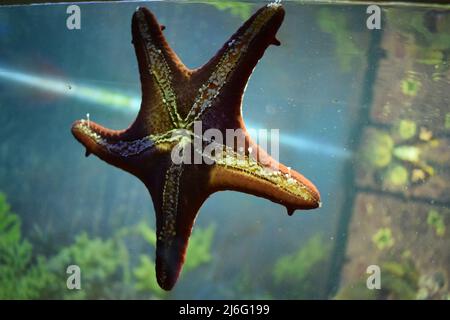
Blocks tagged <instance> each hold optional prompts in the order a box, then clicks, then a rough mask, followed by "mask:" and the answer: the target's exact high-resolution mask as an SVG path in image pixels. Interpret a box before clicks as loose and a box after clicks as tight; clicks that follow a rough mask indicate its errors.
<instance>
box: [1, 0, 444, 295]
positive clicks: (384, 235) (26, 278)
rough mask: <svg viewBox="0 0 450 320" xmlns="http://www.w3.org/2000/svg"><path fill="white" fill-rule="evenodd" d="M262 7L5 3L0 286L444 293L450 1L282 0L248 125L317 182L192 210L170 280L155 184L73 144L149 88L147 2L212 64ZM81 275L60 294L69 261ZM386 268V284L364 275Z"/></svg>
mask: <svg viewBox="0 0 450 320" xmlns="http://www.w3.org/2000/svg"><path fill="white" fill-rule="evenodd" d="M263 4H264V2H234V1H220V2H199V1H196V2H153V1H149V2H145V3H142V4H139V3H136V2H133V3H126V2H123V3H103V4H102V3H83V4H79V7H80V8H81V29H80V30H69V29H68V28H67V27H66V19H67V17H68V15H67V14H66V8H67V5H64V4H58V5H35V6H0V111H1V113H0V114H1V116H0V137H1V138H2V141H1V142H0V192H1V194H0V298H2V299H6V298H9V299H11V298H12V299H112V298H119V299H131V298H138V299H257V298H262V299H331V298H337V299H339V298H342V299H361V298H362V299H366V298H367V299H449V297H450V294H449V279H450V237H449V233H450V231H449V224H450V106H449V104H450V91H449V85H450V70H449V60H450V6H431V5H430V6H413V5H404V4H403V5H402V4H398V5H383V6H381V8H382V12H381V16H382V26H381V30H369V29H368V28H367V27H366V20H367V18H368V14H367V13H366V9H367V4H361V3H360V4H316V3H313V2H307V1H306V2H305V1H301V2H296V1H287V2H283V5H284V7H285V9H286V17H285V20H284V23H283V25H282V26H281V28H280V30H279V32H278V36H277V38H278V39H279V40H280V41H281V46H280V47H273V46H272V47H270V48H269V49H268V50H267V51H266V53H265V55H264V57H263V58H262V59H261V61H260V62H259V63H258V66H257V67H256V69H255V71H254V73H253V75H252V77H251V79H250V81H249V84H248V87H247V90H246V92H245V96H244V102H243V116H244V120H245V123H246V126H247V127H248V128H267V129H272V128H275V129H280V138H281V139H280V140H281V141H280V142H281V144H280V161H281V162H283V163H285V164H286V165H288V166H291V167H292V168H294V169H296V170H298V171H300V172H301V173H302V174H304V175H305V176H306V177H308V178H310V179H311V180H312V181H313V182H314V183H315V185H316V186H317V187H318V188H319V190H320V192H321V195H322V202H323V206H322V207H321V208H320V209H317V210H312V211H296V213H295V214H294V215H293V216H292V217H289V216H288V215H287V214H286V210H285V208H284V207H282V206H280V205H277V204H274V203H272V202H269V201H267V200H265V199H261V198H257V197H254V196H251V195H247V194H242V193H237V192H220V193H216V194H214V195H212V196H211V197H210V198H209V199H208V200H207V201H206V203H205V204H204V205H203V207H202V208H201V209H200V212H199V215H198V218H197V220H196V224H195V227H194V230H193V234H192V236H191V240H190V243H189V249H188V253H187V261H186V264H185V266H184V269H183V271H182V274H181V276H180V279H179V280H178V282H177V284H176V286H175V288H174V289H173V290H172V291H170V292H165V291H162V290H161V289H159V287H158V285H157V283H156V279H155V271H154V248H155V242H156V239H155V234H154V223H155V218H154V210H153V205H152V202H151V199H150V197H149V195H148V192H147V190H146V188H145V187H144V185H143V184H142V183H141V182H139V181H138V180H137V179H136V178H134V177H132V176H131V175H129V174H128V173H126V172H123V171H121V170H117V169H116V168H113V167H111V166H108V165H107V164H106V163H104V162H102V161H100V160H99V159H98V158H96V157H89V158H85V156H84V149H83V148H82V147H81V146H80V145H79V144H78V143H77V142H76V140H75V139H74V138H73V136H72V134H71V132H70V127H71V124H72V123H73V121H74V120H76V119H80V118H84V117H85V116H86V114H87V113H89V115H90V118H91V119H92V120H94V121H96V122H98V123H100V124H102V125H104V126H106V127H110V128H115V129H122V128H126V127H128V125H129V124H130V123H131V122H132V121H133V120H134V118H135V116H136V114H137V111H138V108H139V104H140V95H141V93H140V82H139V73H138V69H137V63H136V58H135V54H134V49H133V47H132V44H131V30H130V26H131V16H132V14H133V12H134V10H135V8H136V6H138V5H144V6H147V7H148V8H149V9H151V10H152V11H153V12H154V13H155V14H156V16H157V18H158V20H159V21H160V23H161V24H163V25H165V26H166V30H165V31H164V34H165V36H166V38H167V39H168V41H169V44H170V45H171V46H172V48H173V49H174V50H175V52H176V53H177V54H178V55H179V56H180V58H181V60H182V61H183V62H184V63H185V64H186V65H187V66H188V67H191V68H194V67H198V66H201V65H202V64H203V63H205V62H206V61H208V60H209V58H210V57H211V56H213V55H214V53H215V52H216V51H217V50H218V49H219V48H220V47H221V46H222V44H223V43H224V42H225V41H226V40H227V39H228V38H229V36H230V35H231V34H232V33H233V32H234V31H235V30H236V29H237V28H238V27H239V26H240V25H241V24H242V23H243V21H245V20H246V19H247V18H248V17H249V16H250V15H251V14H252V13H253V12H255V11H256V10H257V8H259V7H260V6H262V5H263ZM71 264H76V265H79V266H80V268H81V274H82V280H81V285H82V289H81V290H68V289H67V287H66V279H67V277H68V274H66V268H67V266H68V265H71ZM369 265H379V266H380V268H381V272H382V280H381V281H382V282H381V285H382V288H381V290H369V289H367V287H366V279H367V277H368V274H367V273H366V269H367V267H368V266H369Z"/></svg>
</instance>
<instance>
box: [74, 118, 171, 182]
mask: <svg viewBox="0 0 450 320" xmlns="http://www.w3.org/2000/svg"><path fill="white" fill-rule="evenodd" d="M72 134H73V136H74V137H75V138H76V139H77V140H78V141H79V142H80V143H81V144H82V145H83V146H84V147H85V148H86V156H89V155H90V154H94V155H96V156H97V157H99V158H100V159H102V160H104V161H105V162H107V163H109V164H111V165H114V166H116V167H118V168H120V169H123V170H126V171H128V172H130V173H133V174H135V175H136V174H138V171H137V170H136V169H137V168H138V167H139V165H138V162H139V161H140V159H141V158H140V157H141V156H142V155H143V154H144V152H146V151H149V150H152V151H153V150H154V148H155V146H156V144H157V143H158V141H159V140H162V139H164V138H165V136H164V135H156V136H151V135H148V136H143V137H142V138H136V139H132V137H131V136H130V135H129V131H128V130H111V129H107V128H105V127H103V126H101V125H99V124H97V123H95V122H93V121H89V120H79V121H75V123H74V124H73V125H72ZM146 156H147V157H149V156H150V155H149V154H147V155H146Z"/></svg>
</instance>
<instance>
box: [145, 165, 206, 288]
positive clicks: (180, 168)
mask: <svg viewBox="0 0 450 320" xmlns="http://www.w3.org/2000/svg"><path fill="white" fill-rule="evenodd" d="M164 167H165V168H164V169H163V170H157V171H156V172H153V174H151V175H149V176H148V178H147V177H144V178H143V179H142V180H143V182H144V183H145V185H146V186H147V188H148V190H149V191H150V194H151V197H152V199H153V205H154V208H155V214H156V236H157V243H156V277H157V281H158V284H159V285H160V287H161V288H163V289H164V290H171V289H172V287H173V286H174V285H175V283H176V281H177V279H178V277H179V274H180V272H181V269H182V266H183V263H184V260H185V254H186V249H187V246H188V241H189V237H190V235H191V230H192V227H193V225H194V221H195V218H196V216H197V213H198V210H199V208H200V207H201V205H202V204H203V202H204V201H205V200H206V198H207V197H208V196H209V194H210V191H209V190H208V188H206V187H205V186H207V180H208V174H207V173H205V170H204V168H203V169H200V168H199V167H197V166H195V165H188V166H186V165H183V164H173V163H170V162H169V161H168V162H166V164H165V165H164ZM161 172H164V174H161ZM193 181H195V184H196V187H192V182H193Z"/></svg>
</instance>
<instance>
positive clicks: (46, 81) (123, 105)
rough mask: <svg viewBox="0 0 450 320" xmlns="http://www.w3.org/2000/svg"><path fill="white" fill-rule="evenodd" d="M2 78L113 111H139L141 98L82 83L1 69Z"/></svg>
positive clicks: (0, 75) (0, 76)
mask: <svg viewBox="0 0 450 320" xmlns="http://www.w3.org/2000/svg"><path fill="white" fill-rule="evenodd" d="M0 78H3V79H5V80H9V81H14V82H16V83H20V84H23V85H27V86H29V87H32V88H36V89H40V90H43V91H47V92H52V93H56V94H60V95H65V96H70V97H73V98H76V99H80V100H83V101H86V102H91V103H95V104H98V105H102V106H105V107H108V108H112V109H118V110H121V111H129V112H136V111H138V110H139V105H140V98H138V97H135V96H130V95H126V94H122V93H120V92H113V91H111V90H107V89H104V88H100V87H93V86H87V85H83V84H81V83H80V84H78V83H76V84H75V83H74V84H72V83H68V82H67V80H64V79H58V78H52V77H44V76H40V75H33V74H28V73H24V72H19V71H14V70H9V69H6V68H3V67H0Z"/></svg>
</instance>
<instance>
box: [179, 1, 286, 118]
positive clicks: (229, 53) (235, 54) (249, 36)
mask: <svg viewBox="0 0 450 320" xmlns="http://www.w3.org/2000/svg"><path fill="white" fill-rule="evenodd" d="M283 19H284V9H283V7H282V6H281V5H280V4H277V3H271V4H269V5H267V6H265V7H263V8H261V9H260V10H258V11H257V12H256V13H255V14H254V15H253V16H252V17H250V18H249V19H248V20H247V21H246V22H245V23H244V24H243V25H242V27H241V28H239V30H238V31H237V32H236V33H235V34H234V35H233V36H231V38H230V39H229V40H228V41H227V42H226V43H225V44H224V46H223V47H222V48H221V49H220V50H219V51H218V52H217V54H216V55H215V56H214V57H213V58H212V59H211V60H210V61H209V62H208V63H206V64H205V65H204V66H203V67H201V68H199V69H197V70H196V71H195V72H194V74H193V75H192V81H193V82H197V83H201V84H202V85H201V86H200V87H199V89H198V94H197V97H196V99H195V101H194V104H193V105H192V108H191V110H190V111H189V113H188V115H187V117H186V119H185V122H186V123H187V124H189V123H191V122H192V121H195V120H197V119H199V118H200V117H201V115H202V113H203V112H205V111H206V110H207V109H208V108H210V107H211V106H214V109H215V112H221V113H224V114H225V113H226V114H230V113H233V111H234V113H235V114H236V115H239V114H240V112H241V110H240V107H241V99H242V95H243V92H244V90H245V87H246V85H247V81H248V79H249V77H250V75H251V73H252V71H253V69H254V67H255V66H256V64H257V62H258V61H259V59H260V58H261V57H262V56H263V54H264V52H265V50H266V49H267V47H268V46H269V45H270V44H275V45H279V41H278V40H277V39H276V38H275V34H276V32H277V31H278V29H279V27H280V25H281V23H282V21H283ZM230 107H234V108H235V110H230ZM217 109H222V110H217Z"/></svg>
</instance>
